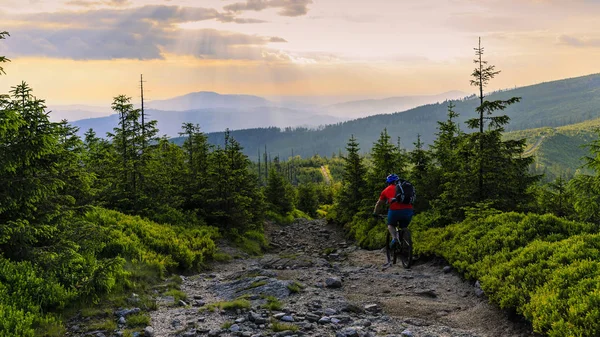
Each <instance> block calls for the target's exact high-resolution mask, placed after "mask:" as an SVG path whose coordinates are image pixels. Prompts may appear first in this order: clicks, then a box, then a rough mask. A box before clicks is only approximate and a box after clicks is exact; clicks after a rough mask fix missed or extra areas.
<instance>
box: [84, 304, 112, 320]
mask: <svg viewBox="0 0 600 337" xmlns="http://www.w3.org/2000/svg"><path fill="white" fill-rule="evenodd" d="M111 313H112V311H111V310H110V309H109V308H98V307H93V308H89V307H88V308H83V309H81V317H86V318H87V317H96V316H109V315H110V314H111Z"/></svg>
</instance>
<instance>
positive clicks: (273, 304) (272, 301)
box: [263, 296, 283, 311]
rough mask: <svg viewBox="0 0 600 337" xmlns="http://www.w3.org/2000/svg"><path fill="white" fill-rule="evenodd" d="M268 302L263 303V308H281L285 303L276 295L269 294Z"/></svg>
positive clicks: (272, 309) (271, 309)
mask: <svg viewBox="0 0 600 337" xmlns="http://www.w3.org/2000/svg"><path fill="white" fill-rule="evenodd" d="M266 299H267V303H265V304H264V305H263V308H266V309H269V310H270V311H274V310H281V308H282V307H283V304H281V302H280V301H279V300H278V299H277V297H274V296H267V297H266Z"/></svg>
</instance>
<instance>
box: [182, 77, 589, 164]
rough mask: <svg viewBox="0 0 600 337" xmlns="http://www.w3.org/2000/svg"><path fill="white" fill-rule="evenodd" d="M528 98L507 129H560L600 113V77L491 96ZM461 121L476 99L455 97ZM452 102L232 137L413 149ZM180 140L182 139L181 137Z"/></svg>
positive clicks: (247, 143) (286, 151)
mask: <svg viewBox="0 0 600 337" xmlns="http://www.w3.org/2000/svg"><path fill="white" fill-rule="evenodd" d="M513 96H519V97H522V100H521V102H520V103H517V104H514V105H511V106H509V107H508V108H507V109H506V110H505V111H504V113H506V114H507V115H508V116H509V117H510V118H511V122H510V124H509V126H508V128H507V131H511V130H524V129H530V128H539V127H558V126H563V125H569V124H574V123H578V122H583V121H586V120H591V119H595V118H598V117H600V75H599V74H593V75H588V76H582V77H576V78H570V79H564V80H558V81H551V82H545V83H540V84H535V85H531V86H526V87H521V88H517V89H512V90H504V91H499V92H495V93H490V94H488V97H487V99H488V100H497V99H509V98H510V97H513ZM453 103H454V104H455V105H456V107H455V109H454V110H455V111H456V112H458V113H459V114H460V116H459V118H458V119H457V121H458V122H459V123H460V126H461V129H462V130H465V131H468V129H467V127H466V125H465V124H464V122H465V121H466V120H467V119H469V118H473V117H476V116H477V114H476V112H475V108H476V107H477V105H478V100H477V99H476V98H474V97H471V98H467V99H461V100H455V101H453ZM447 108H448V102H443V103H435V104H427V105H423V106H420V107H417V108H414V109H410V110H408V111H404V112H399V113H393V114H383V115H375V116H370V117H365V118H359V119H355V120H351V121H345V122H341V123H337V124H334V125H328V126H326V127H323V128H320V129H318V130H307V129H300V130H297V131H285V130H279V129H277V128H260V129H246V130H236V131H232V133H231V134H232V136H233V137H234V138H235V139H237V140H238V141H239V142H240V143H241V145H242V146H244V148H245V152H246V154H248V155H249V156H251V158H253V159H255V160H256V159H257V158H256V153H257V151H258V150H259V149H264V146H265V145H266V146H267V148H268V151H269V152H270V153H273V154H280V155H282V156H286V157H287V156H289V155H290V154H291V153H292V151H293V152H294V153H295V154H299V155H302V156H312V155H314V154H319V155H324V156H330V155H331V154H332V153H338V152H340V151H342V152H343V151H344V149H345V147H346V143H347V141H348V139H349V138H350V136H351V135H354V136H355V137H356V138H357V140H358V142H359V144H360V148H361V151H362V152H367V151H369V150H370V148H371V147H372V145H373V143H374V142H375V141H376V140H377V138H378V137H379V134H380V133H381V131H382V130H383V129H384V128H387V130H388V133H389V134H390V136H391V137H392V139H393V140H397V139H398V138H400V141H401V144H402V145H403V146H404V147H406V148H409V149H410V148H412V147H413V142H415V141H416V139H417V135H421V140H422V141H423V142H424V143H425V144H431V143H432V142H433V140H434V139H435V133H436V132H437V122H438V121H443V120H446V119H447V117H446V116H447ZM208 137H209V141H210V142H211V143H213V144H222V142H223V133H212V134H209V135H208ZM174 141H176V142H180V140H177V139H175V140H174Z"/></svg>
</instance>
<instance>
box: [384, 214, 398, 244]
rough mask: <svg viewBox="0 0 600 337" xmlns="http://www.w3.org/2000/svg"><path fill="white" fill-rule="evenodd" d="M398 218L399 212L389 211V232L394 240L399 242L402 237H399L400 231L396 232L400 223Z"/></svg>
mask: <svg viewBox="0 0 600 337" xmlns="http://www.w3.org/2000/svg"><path fill="white" fill-rule="evenodd" d="M398 217H399V213H398V211H392V210H389V211H388V218H387V225H388V231H389V232H390V234H391V235H392V238H394V239H396V240H397V241H399V240H400V237H399V236H398V231H397V230H396V223H397V222H398Z"/></svg>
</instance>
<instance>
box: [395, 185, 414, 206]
mask: <svg viewBox="0 0 600 337" xmlns="http://www.w3.org/2000/svg"><path fill="white" fill-rule="evenodd" d="M416 197H417V191H416V190H415V187H414V186H413V184H411V183H410V182H408V181H407V180H400V181H398V183H397V184H396V197H395V198H394V199H395V200H396V202H398V203H401V204H407V205H412V204H413V203H414V202H415V198H416Z"/></svg>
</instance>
